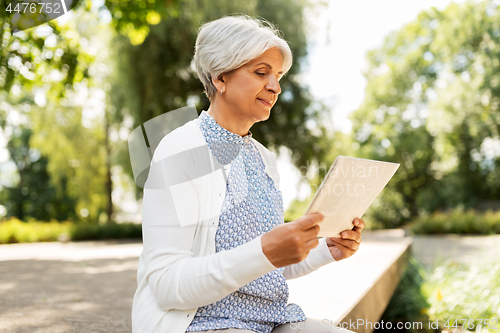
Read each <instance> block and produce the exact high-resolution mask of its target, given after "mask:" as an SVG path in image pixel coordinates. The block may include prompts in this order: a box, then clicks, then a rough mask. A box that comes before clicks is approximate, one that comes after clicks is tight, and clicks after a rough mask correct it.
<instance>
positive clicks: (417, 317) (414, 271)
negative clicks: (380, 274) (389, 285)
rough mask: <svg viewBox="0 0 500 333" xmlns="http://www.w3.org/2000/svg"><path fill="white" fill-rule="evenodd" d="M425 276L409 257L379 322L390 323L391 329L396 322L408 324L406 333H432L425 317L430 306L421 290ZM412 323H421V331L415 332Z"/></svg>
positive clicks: (416, 263)
mask: <svg viewBox="0 0 500 333" xmlns="http://www.w3.org/2000/svg"><path fill="white" fill-rule="evenodd" d="M426 276H427V274H426V272H425V269H424V267H423V266H422V265H421V264H420V263H419V262H418V261H417V260H416V259H415V258H413V257H410V258H409V261H408V266H407V267H406V270H405V273H404V275H403V277H402V278H401V281H400V282H399V285H398V286H397V288H396V290H395V291H394V295H393V296H392V298H391V300H390V302H389V304H388V305H387V308H386V309H385V311H384V313H383V314H382V317H381V318H380V321H382V320H383V321H384V322H385V323H387V322H391V323H392V327H397V326H396V325H397V323H398V322H403V323H405V322H410V323H412V328H411V329H409V330H407V331H408V332H419V331H422V332H432V330H430V329H428V328H429V325H428V320H429V317H428V316H427V315H426V311H427V309H428V308H429V307H430V304H429V303H428V301H427V300H426V298H425V296H424V294H423V290H422V285H423V284H424V282H425V278H426ZM413 323H422V330H417V329H416V328H417V327H418V326H416V324H415V326H413V325H414V324H413Z"/></svg>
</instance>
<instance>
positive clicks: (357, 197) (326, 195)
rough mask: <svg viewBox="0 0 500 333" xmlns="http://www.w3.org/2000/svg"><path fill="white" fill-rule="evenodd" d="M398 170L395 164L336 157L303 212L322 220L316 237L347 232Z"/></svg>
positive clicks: (332, 235) (333, 235)
mask: <svg viewBox="0 0 500 333" xmlns="http://www.w3.org/2000/svg"><path fill="white" fill-rule="evenodd" d="M398 168H399V164H398V163H390V162H382V161H374V160H367V159H362V158H354V157H346V156H337V158H336V159H335V161H334V162H333V164H332V166H331V167H330V170H329V171H328V173H327V175H326V176H325V179H323V182H322V183H321V185H320V187H319V189H318V191H316V194H315V196H314V198H313V200H312V201H311V203H310V204H309V207H308V208H307V210H306V212H305V214H312V213H316V212H320V213H322V214H323V215H324V216H325V219H324V221H323V222H321V223H320V227H321V230H320V232H319V235H318V236H320V237H335V236H337V237H338V236H339V234H340V232H342V231H344V230H351V229H352V228H353V224H352V221H353V220H354V219H355V218H361V217H362V216H363V214H364V213H365V212H366V210H367V209H368V207H370V205H371V204H372V202H373V200H375V198H376V197H377V195H378V194H379V193H380V192H381V191H382V189H383V188H384V187H385V185H387V183H388V182H389V180H390V179H391V178H392V176H393V175H394V174H395V173H396V170H397V169H398Z"/></svg>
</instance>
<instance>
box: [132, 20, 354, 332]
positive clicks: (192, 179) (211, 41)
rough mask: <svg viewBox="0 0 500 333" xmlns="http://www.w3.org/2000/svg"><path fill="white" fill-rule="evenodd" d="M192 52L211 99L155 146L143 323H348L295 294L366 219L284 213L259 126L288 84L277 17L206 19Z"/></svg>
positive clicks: (138, 313) (141, 274)
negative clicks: (347, 224)
mask: <svg viewBox="0 0 500 333" xmlns="http://www.w3.org/2000/svg"><path fill="white" fill-rule="evenodd" d="M194 62H195V65H196V70H197V72H198V76H199V78H200V80H201V82H202V83H203V85H204V87H205V92H206V94H207V96H208V98H209V100H210V107H209V109H208V111H203V112H202V113H201V114H200V116H199V117H198V118H197V119H195V120H193V121H190V122H188V123H187V124H185V125H183V126H181V127H180V128H178V129H176V130H175V131H173V132H172V133H170V134H168V135H167V136H166V137H165V138H163V140H162V141H161V142H160V144H159V145H158V147H157V149H156V151H155V153H154V156H153V162H152V164H151V169H150V173H149V177H148V181H147V183H146V186H145V190H144V201H143V243H144V249H143V252H142V254H141V257H140V259H139V267H138V274H137V279H138V288H137V291H136V293H135V296H134V300H133V309H132V324H133V332H137V333H145V332H162V333H184V332H214V331H215V332H239V333H243V332H245V333H248V332H258V333H270V332H273V333H279V332H281V333H285V332H299V331H300V332H302V333H304V332H337V331H342V329H339V328H334V327H330V326H327V325H325V324H324V323H321V322H320V321H314V320H312V319H308V318H306V316H305V315H304V313H303V312H302V310H301V309H300V307H299V306H298V305H295V304H288V303H287V301H288V286H287V283H286V279H291V278H296V277H299V276H303V275H306V274H308V273H310V272H312V271H314V270H316V269H318V268H319V267H321V266H323V265H325V264H328V263H331V262H334V261H339V260H342V259H345V258H348V257H350V256H352V255H353V254H354V253H355V252H356V251H357V249H358V247H359V244H360V242H361V235H360V232H361V230H362V229H363V228H364V222H363V221H362V220H360V219H356V220H355V221H353V224H354V228H353V229H352V230H346V231H345V236H344V235H343V236H342V237H341V238H323V239H321V240H318V238H317V235H318V231H319V225H318V224H319V223H321V221H322V220H323V216H322V215H321V214H319V213H316V214H311V215H306V216H303V217H301V218H299V219H297V220H296V221H293V222H290V223H286V224H285V223H283V203H282V196H281V192H280V191H279V176H278V173H277V168H276V161H275V158H274V155H272V154H271V153H270V152H269V151H268V150H267V149H266V148H265V147H263V146H262V145H261V144H260V143H258V142H257V141H256V140H255V139H253V138H252V133H251V132H250V128H251V127H252V125H253V124H254V123H256V122H259V121H264V120H267V119H268V118H269V115H270V112H271V108H272V107H273V105H274V104H275V103H276V100H277V98H278V95H279V94H280V93H281V88H280V84H279V81H280V79H281V78H282V77H283V75H284V74H285V73H286V72H287V71H288V70H289V69H290V67H291V64H292V53H291V51H290V48H289V47H288V44H287V43H286V42H285V41H284V40H283V39H281V38H280V37H279V34H278V32H277V31H276V30H275V29H274V28H273V26H272V25H271V24H269V23H267V22H264V21H259V20H255V19H252V18H250V17H248V16H229V17H223V18H221V19H219V20H215V21H212V22H210V23H207V24H205V25H204V26H203V27H202V28H201V29H200V31H199V34H198V38H197V40H196V51H195V55H194ZM343 234H344V233H343ZM326 303H328V302H326ZM325 306H328V305H327V304H325ZM343 331H346V330H343Z"/></svg>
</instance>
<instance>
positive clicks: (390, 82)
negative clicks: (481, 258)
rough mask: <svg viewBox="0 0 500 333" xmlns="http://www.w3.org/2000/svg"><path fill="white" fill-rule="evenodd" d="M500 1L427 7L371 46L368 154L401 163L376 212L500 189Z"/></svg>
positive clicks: (405, 214) (405, 213)
mask: <svg viewBox="0 0 500 333" xmlns="http://www.w3.org/2000/svg"><path fill="white" fill-rule="evenodd" d="M499 18H500V10H499V7H498V5H495V2H494V1H483V2H480V3H478V2H467V3H465V4H461V5H458V4H451V5H449V6H448V7H447V8H446V9H445V10H443V11H439V10H437V9H435V8H433V9H431V10H428V11H425V12H422V13H420V14H419V16H418V18H417V20H415V21H414V22H411V23H409V24H407V25H406V26H404V27H403V28H402V29H401V30H399V31H397V32H394V33H392V34H390V35H389V36H387V38H386V40H385V42H384V45H383V46H382V47H381V48H380V49H377V50H373V51H370V52H369V53H368V54H367V60H368V63H369V67H368V70H367V71H366V73H365V77H366V79H367V80H368V84H367V87H366V97H365V100H364V101H363V103H362V105H361V106H360V108H359V109H358V110H356V111H355V112H354V113H353V116H352V121H353V129H354V132H355V134H354V138H355V139H356V140H357V142H358V143H359V145H360V150H359V155H360V156H363V157H367V158H374V159H383V160H387V161H392V162H399V163H401V168H400V170H399V171H398V172H397V173H396V176H395V178H394V179H393V180H392V181H391V182H390V183H389V186H388V188H387V189H386V190H384V192H383V195H382V197H381V200H379V201H378V207H375V208H374V209H373V210H372V214H373V215H374V216H375V217H376V218H377V219H379V220H380V221H381V223H382V224H383V225H385V226H398V225H401V223H403V222H404V221H405V220H407V219H409V218H410V217H413V216H416V215H418V214H423V213H426V212H433V211H435V210H437V209H446V208H451V207H455V206H457V205H463V206H465V207H472V206H474V205H475V204H476V203H477V202H479V201H481V200H485V199H498V198H499V194H500V193H499V191H498V188H499V186H498V185H499V182H498V170H499V169H498V166H499V163H500V160H499V158H498V155H500V154H496V155H495V154H493V155H494V156H493V155H492V154H488V153H486V150H485V149H486V148H485V145H486V144H487V143H488V142H492V141H494V142H496V141H495V140H498V137H499V123H500V117H499V116H500V115H499V106H500V102H499V101H500V100H499V96H500V85H499V83H500V74H499V73H500V71H499V59H500V30H499V25H498V22H500V20H499Z"/></svg>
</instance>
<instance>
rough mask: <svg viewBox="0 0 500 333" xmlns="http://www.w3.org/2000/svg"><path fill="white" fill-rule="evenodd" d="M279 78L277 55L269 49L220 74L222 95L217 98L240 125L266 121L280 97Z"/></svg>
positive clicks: (279, 64) (277, 53)
mask: <svg viewBox="0 0 500 333" xmlns="http://www.w3.org/2000/svg"><path fill="white" fill-rule="evenodd" d="M281 76H282V56H281V51H280V50H279V49H278V48H276V47H273V48H271V49H268V50H267V51H266V52H264V53H263V54H262V55H261V56H260V57H258V58H256V59H254V60H252V61H250V62H249V63H247V64H245V65H243V66H242V67H240V68H238V69H236V70H234V71H231V72H229V73H226V74H223V76H222V78H223V80H224V83H223V84H224V88H225V92H224V95H223V96H221V97H223V99H224V104H226V106H227V107H229V108H230V109H231V110H234V112H238V118H243V119H242V120H243V121H245V122H249V123H252V124H253V123H256V122H258V121H264V120H267V119H268V118H269V115H270V113H271V108H272V107H273V106H274V104H275V103H276V101H277V100H278V95H279V94H280V93H281V88H280V84H279V80H280V79H281ZM219 96H220V95H219ZM219 96H218V97H219ZM232 112H233V111H232Z"/></svg>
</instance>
